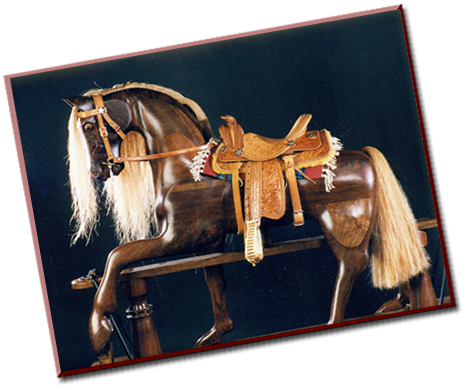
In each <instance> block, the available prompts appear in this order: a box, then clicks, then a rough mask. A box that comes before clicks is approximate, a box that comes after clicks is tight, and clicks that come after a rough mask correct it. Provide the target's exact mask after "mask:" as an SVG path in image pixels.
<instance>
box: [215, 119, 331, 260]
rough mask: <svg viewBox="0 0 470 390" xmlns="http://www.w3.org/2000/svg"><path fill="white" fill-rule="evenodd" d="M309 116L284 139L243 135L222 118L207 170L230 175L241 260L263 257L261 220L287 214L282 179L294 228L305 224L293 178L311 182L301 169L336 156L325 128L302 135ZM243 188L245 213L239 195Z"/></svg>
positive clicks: (277, 217) (234, 124) (227, 120)
mask: <svg viewBox="0 0 470 390" xmlns="http://www.w3.org/2000/svg"><path fill="white" fill-rule="evenodd" d="M311 118H312V116H311V115H310V114H306V115H301V116H300V117H299V119H298V120H297V122H296V123H295V124H294V126H293V127H292V129H291V131H290V132H289V134H288V135H287V136H286V137H285V138H283V139H272V138H267V137H263V136H261V135H258V134H254V133H247V134H245V133H244V131H243V129H242V127H241V126H240V125H239V124H238V123H237V121H236V120H235V118H233V117H231V116H225V117H222V119H224V120H225V121H226V122H227V124H226V125H223V126H221V127H220V129H219V130H220V134H221V137H222V142H221V143H220V145H219V146H218V147H217V150H216V152H215V153H214V155H213V158H212V169H213V170H214V171H215V172H216V173H219V174H230V175H231V180H232V190H233V199H234V203H235V214H236V218H237V227H238V234H244V236H245V258H246V260H248V261H249V262H250V263H252V264H253V265H256V264H257V263H258V262H259V261H261V259H262V258H263V242H262V236H261V232H260V225H261V218H263V217H265V218H270V219H279V218H281V217H283V216H284V214H285V211H286V199H285V187H284V177H285V179H286V181H287V184H288V187H289V193H290V197H291V203H292V208H293V220H294V225H295V226H301V225H303V223H304V217H303V211H302V205H301V201H300V196H299V189H298V186H297V175H296V173H299V174H300V175H301V176H302V177H304V178H306V179H308V180H310V181H313V180H312V179H311V178H309V177H308V176H307V175H305V173H303V172H302V169H303V168H310V167H318V166H323V165H324V164H327V163H328V162H330V161H331V160H332V159H333V158H335V156H336V150H335V147H334V146H333V144H332V138H331V135H330V133H329V132H328V131H327V130H320V131H318V130H315V131H307V125H308V123H309V122H310V120H311ZM240 182H241V183H243V185H244V213H243V210H242V202H241V196H240Z"/></svg>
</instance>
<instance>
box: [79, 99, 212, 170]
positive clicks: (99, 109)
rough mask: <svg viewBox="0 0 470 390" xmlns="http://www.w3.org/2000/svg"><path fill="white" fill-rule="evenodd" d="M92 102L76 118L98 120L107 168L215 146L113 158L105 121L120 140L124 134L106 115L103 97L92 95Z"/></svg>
mask: <svg viewBox="0 0 470 390" xmlns="http://www.w3.org/2000/svg"><path fill="white" fill-rule="evenodd" d="M92 98H93V102H94V104H95V108H94V109H91V110H88V111H81V112H78V113H77V117H78V118H89V117H92V116H96V118H97V119H98V125H99V133H100V136H101V139H102V140H103V143H104V147H105V149H106V153H107V155H108V160H107V161H106V162H102V164H105V165H108V166H109V167H111V166H114V165H117V164H118V163H123V162H125V161H149V160H157V159H161V158H167V157H173V156H178V155H181V154H186V153H191V152H198V151H200V150H205V149H210V148H212V147H214V146H215V145H216V143H215V142H212V140H211V141H209V142H208V143H207V144H205V145H199V146H194V147H191V148H186V149H177V150H172V151H169V152H163V153H156V154H150V155H146V156H135V157H115V156H114V154H113V151H112V149H111V145H110V143H109V139H108V130H107V129H106V125H105V121H106V123H108V125H109V126H111V128H112V129H113V130H114V131H115V132H116V133H117V135H119V137H121V139H123V140H124V139H125V138H126V134H124V132H123V131H122V130H121V128H120V127H119V125H118V124H117V123H116V122H114V121H113V120H112V119H111V117H110V116H109V115H108V110H107V109H106V107H105V106H104V103H103V97H102V96H101V95H92Z"/></svg>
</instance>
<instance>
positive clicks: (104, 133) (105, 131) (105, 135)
mask: <svg viewBox="0 0 470 390" xmlns="http://www.w3.org/2000/svg"><path fill="white" fill-rule="evenodd" d="M100 135H101V137H102V138H106V137H107V136H108V130H106V127H105V126H102V127H100Z"/></svg>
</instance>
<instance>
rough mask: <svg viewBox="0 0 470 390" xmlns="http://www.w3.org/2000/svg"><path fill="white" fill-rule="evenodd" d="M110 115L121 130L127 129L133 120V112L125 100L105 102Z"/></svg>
mask: <svg viewBox="0 0 470 390" xmlns="http://www.w3.org/2000/svg"><path fill="white" fill-rule="evenodd" d="M104 105H105V107H106V109H107V111H108V115H109V116H110V117H111V119H112V120H113V121H114V122H116V123H117V124H118V125H119V127H120V128H121V130H123V131H124V130H125V129H127V127H128V126H129V124H130V123H131V119H132V111H131V108H130V107H129V104H128V103H127V102H125V101H123V100H117V99H113V100H108V101H105V102H104Z"/></svg>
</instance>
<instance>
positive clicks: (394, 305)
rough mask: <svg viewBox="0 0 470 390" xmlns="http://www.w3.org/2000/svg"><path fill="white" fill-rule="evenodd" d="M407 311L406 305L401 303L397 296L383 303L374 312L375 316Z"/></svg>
mask: <svg viewBox="0 0 470 390" xmlns="http://www.w3.org/2000/svg"><path fill="white" fill-rule="evenodd" d="M406 310H409V308H408V305H407V304H406V303H405V302H403V301H402V299H401V298H400V297H399V296H397V297H395V298H393V299H390V300H389V301H387V302H385V303H384V304H383V305H382V306H380V307H379V309H378V310H377V311H376V312H375V314H385V313H390V312H395V311H406Z"/></svg>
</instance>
